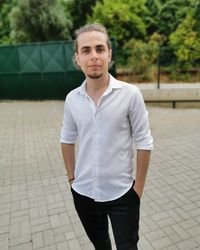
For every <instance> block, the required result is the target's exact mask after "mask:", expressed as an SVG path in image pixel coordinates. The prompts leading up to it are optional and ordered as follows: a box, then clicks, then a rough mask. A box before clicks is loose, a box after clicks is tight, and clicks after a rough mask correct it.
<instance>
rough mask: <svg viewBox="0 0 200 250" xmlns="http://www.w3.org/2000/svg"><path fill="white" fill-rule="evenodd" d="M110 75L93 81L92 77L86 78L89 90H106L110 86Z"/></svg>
mask: <svg viewBox="0 0 200 250" xmlns="http://www.w3.org/2000/svg"><path fill="white" fill-rule="evenodd" d="M109 78H110V77H109V74H108V73H107V74H105V75H103V76H102V77H100V78H97V79H92V78H90V77H86V81H87V90H89V89H90V90H91V91H101V90H102V89H105V88H107V87H108V85H109Z"/></svg>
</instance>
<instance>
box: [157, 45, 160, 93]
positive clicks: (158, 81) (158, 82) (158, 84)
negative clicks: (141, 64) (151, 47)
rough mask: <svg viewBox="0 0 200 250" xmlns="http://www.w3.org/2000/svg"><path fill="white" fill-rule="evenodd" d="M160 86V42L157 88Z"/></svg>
mask: <svg viewBox="0 0 200 250" xmlns="http://www.w3.org/2000/svg"><path fill="white" fill-rule="evenodd" d="M159 88H160V44H159V46H158V60H157V89H159Z"/></svg>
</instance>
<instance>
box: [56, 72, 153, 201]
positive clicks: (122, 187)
mask: <svg viewBox="0 0 200 250" xmlns="http://www.w3.org/2000/svg"><path fill="white" fill-rule="evenodd" d="M85 85H86V81H84V82H83V84H82V85H81V86H80V87H78V88H76V89H74V90H72V91H71V92H70V93H69V94H68V95H67V97H66V100H65V107H64V120H63V127H62V130H61V135H60V142H61V143H67V144H75V143H76V140H77V138H78V139H79V152H78V156H77V160H76V165H75V173H74V176H75V181H74V182H73V185H72V187H73V189H74V190H75V191H76V192H78V193H80V194H82V195H85V196H87V197H90V198H93V199H94V200H96V201H110V200H114V199H116V198H118V197H120V196H122V195H123V194H124V193H126V192H127V191H128V189H129V188H130V187H131V185H132V183H133V179H134V177H133V153H134V150H133V149H134V147H133V146H135V148H136V149H143V150H151V149H152V148H153V139H152V136H151V134H150V130H149V122H148V112H147V110H146V108H145V104H144V101H143V98H142V95H141V93H140V91H139V89H138V88H137V87H136V86H134V85H131V84H128V83H125V82H121V81H118V80H116V79H115V78H114V77H112V76H111V75H110V81H109V86H108V88H107V90H106V91H105V92H104V94H103V96H102V97H101V98H100V100H99V102H98V104H97V105H95V103H94V102H93V100H92V99H91V98H90V97H89V96H88V94H87V92H86V88H85Z"/></svg>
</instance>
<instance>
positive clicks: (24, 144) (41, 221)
mask: <svg viewBox="0 0 200 250" xmlns="http://www.w3.org/2000/svg"><path fill="white" fill-rule="evenodd" d="M148 110H149V115H150V123H151V130H152V134H153V136H154V141H155V149H154V151H153V153H152V160H151V166H150V170H149V175H148V179H147V184H146V187H145V193H144V195H143V198H142V202H141V222H140V242H139V250H153V249H155V250H161V249H163V250H167V249H168V250H190V249H200V109H170V108H169V109H167V108H156V107H148ZM62 114H63V102H62V101H44V102H39V101H38V102H31V101H29V102H28V101H10V102H9V101H5V102H4V101H3V102H0V250H7V249H9V250H92V249H93V247H92V246H91V244H90V242H89V241H88V239H87V237H86V235H85V232H84V230H83V228H82V226H81V224H80V221H79V219H78V217H77V215H76V212H75V210H74V206H73V203H72V197H71V194H70V191H69V186H68V183H67V181H66V175H65V174H66V172H65V168H64V164H63V161H62V157H61V151H60V144H59V133H60V128H61V123H62ZM112 241H113V237H112ZM113 245H114V243H113ZM113 249H115V247H113ZM102 250H103V249H102Z"/></svg>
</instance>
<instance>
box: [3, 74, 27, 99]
mask: <svg viewBox="0 0 200 250" xmlns="http://www.w3.org/2000/svg"><path fill="white" fill-rule="evenodd" d="M0 80H1V82H0V83H1V84H0V90H1V92H0V97H1V99H5V98H6V99H15V98H16V97H18V98H17V99H22V98H23V94H24V93H22V92H23V86H22V84H21V82H20V79H19V75H18V74H9V75H8V74H4V75H2V76H1V78H0Z"/></svg>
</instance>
